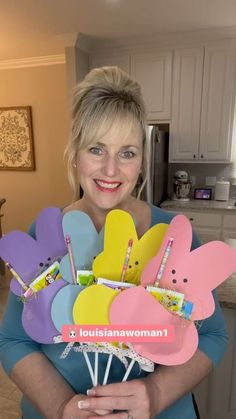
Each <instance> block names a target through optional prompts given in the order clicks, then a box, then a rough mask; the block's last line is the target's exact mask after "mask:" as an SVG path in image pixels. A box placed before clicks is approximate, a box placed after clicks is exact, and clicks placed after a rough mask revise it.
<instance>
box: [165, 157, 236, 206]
mask: <svg viewBox="0 0 236 419" xmlns="http://www.w3.org/2000/svg"><path fill="white" fill-rule="evenodd" d="M177 170H185V171H187V172H188V173H189V175H190V176H195V177H196V184H195V185H194V186H193V188H192V192H191V194H192V196H193V190H194V188H196V187H206V186H207V185H206V176H215V177H216V180H220V179H222V178H224V180H230V178H232V177H236V162H235V163H232V164H212V163H211V164H203V163H199V164H197V163H195V164H191V163H169V165H168V195H169V197H170V198H171V196H172V195H173V177H174V174H175V172H176V171H177ZM213 189H214V188H213Z"/></svg>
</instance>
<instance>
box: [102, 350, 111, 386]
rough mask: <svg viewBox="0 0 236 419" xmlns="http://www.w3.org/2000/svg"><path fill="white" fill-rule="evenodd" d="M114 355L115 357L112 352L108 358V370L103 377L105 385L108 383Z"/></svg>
mask: <svg viewBox="0 0 236 419" xmlns="http://www.w3.org/2000/svg"><path fill="white" fill-rule="evenodd" d="M112 357H113V355H112V354H110V355H109V358H108V360H107V366H106V371H105V374H104V378H103V383H102V384H103V385H105V384H106V383H107V379H108V375H109V372H110V367H111V361H112Z"/></svg>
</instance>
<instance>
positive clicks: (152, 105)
mask: <svg viewBox="0 0 236 419" xmlns="http://www.w3.org/2000/svg"><path fill="white" fill-rule="evenodd" d="M104 65H115V66H118V67H120V68H121V69H122V70H124V71H125V72H126V73H128V74H130V75H131V77H132V78H133V79H134V80H136V81H137V82H138V83H139V84H140V87H141V89H142V94H143V98H144V102H145V104H146V110H147V119H148V122H152V123H153V122H157V121H166V120H169V119H170V117H171V81H172V51H164V52H155V53H131V54H126V55H125V54H124V55H105V56H101V55H96V56H94V55H92V56H91V57H90V68H95V67H102V66H104Z"/></svg>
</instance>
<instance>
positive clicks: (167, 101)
mask: <svg viewBox="0 0 236 419" xmlns="http://www.w3.org/2000/svg"><path fill="white" fill-rule="evenodd" d="M131 77H132V78H133V79H135V80H137V81H138V83H139V84H140V86H141V89H142V93H143V98H144V101H145V104H146V109H147V119H148V121H149V122H157V121H164V120H168V119H170V117H171V80H172V52H171V51H164V52H155V53H145V54H144V53H142V54H140V53H139V54H132V55H131Z"/></svg>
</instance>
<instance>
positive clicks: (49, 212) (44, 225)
mask: <svg viewBox="0 0 236 419" xmlns="http://www.w3.org/2000/svg"><path fill="white" fill-rule="evenodd" d="M36 238H37V241H38V243H40V246H42V247H43V248H44V249H45V251H46V253H48V254H49V255H50V254H51V253H52V251H53V256H54V257H56V256H58V257H59V256H64V254H65V253H66V251H67V250H66V246H65V240H64V236H63V231H62V212H61V210H60V209H59V208H56V207H48V208H44V209H43V210H42V211H41V212H40V214H39V215H38V217H37V220H36Z"/></svg>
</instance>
